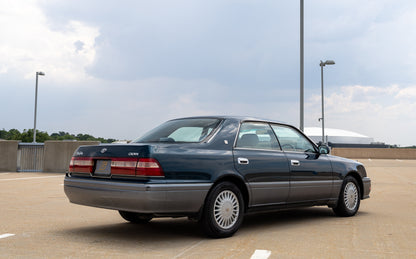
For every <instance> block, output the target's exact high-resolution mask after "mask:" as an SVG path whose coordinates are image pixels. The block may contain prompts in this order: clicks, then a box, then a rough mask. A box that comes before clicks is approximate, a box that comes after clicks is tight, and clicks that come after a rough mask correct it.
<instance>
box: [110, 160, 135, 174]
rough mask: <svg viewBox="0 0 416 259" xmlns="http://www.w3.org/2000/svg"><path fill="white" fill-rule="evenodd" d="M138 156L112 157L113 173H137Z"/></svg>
mask: <svg viewBox="0 0 416 259" xmlns="http://www.w3.org/2000/svg"><path fill="white" fill-rule="evenodd" d="M136 166H137V158H112V160H111V174H113V175H131V176H134V175H136Z"/></svg>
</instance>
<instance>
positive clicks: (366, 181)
mask: <svg viewBox="0 0 416 259" xmlns="http://www.w3.org/2000/svg"><path fill="white" fill-rule="evenodd" d="M370 192H371V179H370V178H368V177H364V178H363V199H367V198H370Z"/></svg>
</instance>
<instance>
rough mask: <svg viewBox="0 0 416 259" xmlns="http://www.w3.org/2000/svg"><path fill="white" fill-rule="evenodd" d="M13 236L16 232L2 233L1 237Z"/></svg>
mask: <svg viewBox="0 0 416 259" xmlns="http://www.w3.org/2000/svg"><path fill="white" fill-rule="evenodd" d="M12 236H14V234H10V233H6V234H3V235H0V239H2V238H6V237H12Z"/></svg>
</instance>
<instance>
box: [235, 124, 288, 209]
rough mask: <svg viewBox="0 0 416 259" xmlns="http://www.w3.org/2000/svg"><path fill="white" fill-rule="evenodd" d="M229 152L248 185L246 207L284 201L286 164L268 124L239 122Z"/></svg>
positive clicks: (286, 194)
mask: <svg viewBox="0 0 416 259" xmlns="http://www.w3.org/2000/svg"><path fill="white" fill-rule="evenodd" d="M233 155H234V165H235V168H236V169H237V171H238V172H239V173H240V174H242V175H243V176H244V178H245V179H246V182H247V183H248V186H249V191H250V203H249V206H261V205H271V204H281V203H285V202H286V200H287V198H288V195H289V176H290V175H289V164H288V161H287V159H286V156H285V154H284V153H283V152H282V151H281V149H280V146H279V144H278V141H277V139H276V136H275V135H274V133H273V130H272V129H271V127H270V125H269V124H267V123H259V122H244V123H242V124H241V127H240V131H239V133H238V137H237V140H236V143H235V145H234V150H233Z"/></svg>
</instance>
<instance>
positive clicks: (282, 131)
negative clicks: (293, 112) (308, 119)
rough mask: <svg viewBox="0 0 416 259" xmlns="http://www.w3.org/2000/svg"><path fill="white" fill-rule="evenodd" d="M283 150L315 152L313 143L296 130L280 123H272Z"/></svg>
mask: <svg viewBox="0 0 416 259" xmlns="http://www.w3.org/2000/svg"><path fill="white" fill-rule="evenodd" d="M272 128H273V130H274V132H275V133H276V136H277V138H278V139H279V143H280V145H281V146H282V149H283V150H284V151H295V152H315V148H314V145H313V144H312V143H311V142H310V141H309V140H308V139H307V138H305V136H303V135H302V134H301V133H299V132H298V131H297V130H295V129H293V128H290V127H286V126H280V125H272Z"/></svg>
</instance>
